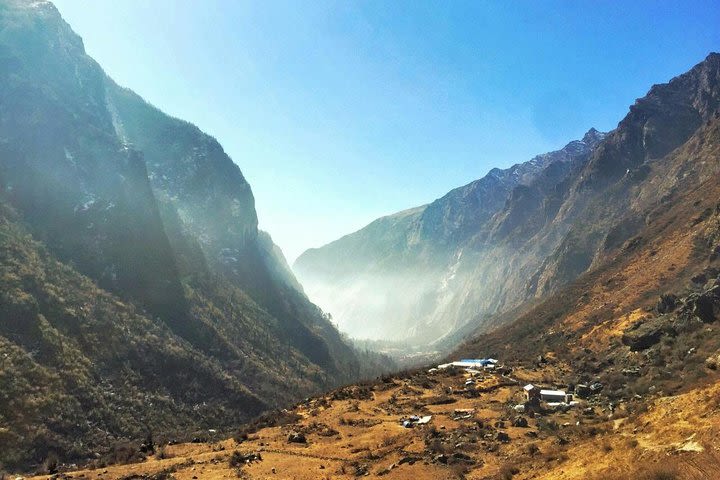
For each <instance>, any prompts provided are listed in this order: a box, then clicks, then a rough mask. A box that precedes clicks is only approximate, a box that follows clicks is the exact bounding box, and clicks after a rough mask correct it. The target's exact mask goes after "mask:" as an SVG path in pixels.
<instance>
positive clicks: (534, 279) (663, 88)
mask: <svg viewBox="0 0 720 480" xmlns="http://www.w3.org/2000/svg"><path fill="white" fill-rule="evenodd" d="M718 63H720V61H719V55H718V54H715V53H712V54H710V55H709V56H708V57H707V58H706V59H705V60H704V61H703V62H701V63H700V64H698V65H696V66H695V67H693V68H692V69H691V70H690V71H688V72H687V73H685V74H683V75H680V76H678V77H676V78H674V79H672V80H671V81H670V82H668V83H667V84H662V85H655V86H653V87H652V88H651V89H650V91H649V92H648V94H647V95H646V96H645V97H643V98H641V99H639V100H637V101H636V102H635V104H634V105H632V106H631V107H630V111H629V113H628V114H627V116H626V117H625V118H624V119H623V120H622V121H621V122H620V123H619V124H618V127H617V128H616V129H615V130H613V131H612V132H610V133H608V134H607V135H604V134H599V133H598V132H595V131H594V130H591V131H590V132H588V135H586V136H585V138H584V139H583V141H581V142H572V143H570V144H569V145H568V146H567V147H565V149H563V150H561V151H559V152H554V153H552V154H548V155H547V156H545V157H543V156H541V157H538V158H537V159H534V160H533V161H531V162H528V163H525V164H520V165H517V166H515V167H513V168H511V169H508V170H505V171H502V170H492V171H491V172H490V173H489V174H488V175H487V176H486V177H484V178H483V179H481V180H478V181H476V182H473V183H471V184H469V185H467V186H465V187H461V188H460V189H456V190H453V191H451V192H450V193H448V194H447V195H446V196H445V197H443V198H441V199H438V200H436V201H435V202H433V203H431V204H429V205H427V206H424V207H420V208H417V209H413V210H409V211H407V212H402V213H399V214H395V215H391V216H389V217H385V218H382V219H379V220H377V221H375V222H373V223H371V224H370V225H368V226H367V227H365V228H364V229H362V230H360V231H359V232H356V233H353V234H351V235H348V236H346V237H343V238H342V239H340V240H337V241H335V242H333V243H331V244H329V245H326V246H325V247H322V248H319V249H314V250H309V251H307V252H305V253H304V254H303V255H302V256H301V257H300V258H299V259H298V261H297V262H296V264H295V270H296V272H297V274H298V276H299V278H300V280H301V281H302V282H303V284H304V285H305V288H306V291H307V292H308V294H309V295H310V297H311V298H314V299H315V300H316V301H318V302H319V304H320V305H322V306H323V307H324V308H325V309H327V310H328V311H330V312H331V313H332V314H333V315H334V316H335V318H336V319H338V320H339V323H340V324H341V325H342V326H343V328H344V329H345V330H347V331H348V332H349V333H350V334H353V335H357V336H370V337H381V338H386V339H388V338H389V339H393V338H398V337H400V338H404V337H405V336H407V335H411V336H412V337H413V338H414V339H415V340H416V341H417V342H421V341H425V342H435V344H436V345H445V346H447V345H452V344H453V343H454V342H456V341H458V340H460V339H463V338H464V337H465V336H466V335H468V334H469V333H471V332H472V331H474V330H477V329H478V328H479V329H480V330H483V329H488V328H491V327H493V326H496V325H498V323H499V322H500V323H502V322H503V321H506V320H507V318H511V317H512V316H513V315H516V314H517V313H518V312H519V311H522V310H523V309H526V308H527V307H529V306H530V305H532V304H533V303H534V302H537V301H539V300H541V299H543V298H545V297H546V296H547V295H550V294H553V293H555V292H557V291H558V290H559V289H560V288H562V287H563V286H564V285H566V284H568V282H571V281H572V280H574V279H576V278H578V276H580V275H581V274H583V273H584V272H587V271H590V270H592V269H594V268H597V267H598V266H599V265H600V264H602V263H603V262H604V261H605V260H606V259H607V258H609V257H612V256H613V255H615V254H616V252H618V251H619V250H621V249H622V248H623V246H624V244H625V242H627V241H628V240H629V239H631V238H632V237H634V236H636V235H638V234H639V232H640V231H641V230H642V229H643V228H644V226H645V225H646V224H647V223H648V222H649V220H650V218H651V217H649V216H648V215H651V214H650V213H649V212H651V209H652V207H654V206H656V205H657V204H658V203H663V204H667V205H669V202H672V200H673V198H674V197H675V196H677V195H678V194H679V193H680V192H681V191H682V190H681V189H682V187H681V185H684V184H685V182H700V181H703V180H705V179H707V178H708V176H710V175H713V174H714V172H715V170H714V169H715V167H714V164H713V162H701V161H696V159H695V158H694V157H693V156H692V155H691V154H688V155H686V156H685V157H682V160H681V159H679V157H673V152H675V151H676V150H677V149H678V148H681V147H683V146H684V145H686V144H687V142H689V141H694V142H698V143H701V142H703V141H709V140H708V139H704V137H700V138H698V137H697V136H698V135H702V132H704V130H703V129H704V128H707V127H708V125H709V123H711V122H713V121H714V120H715V118H716V115H717V114H718V103H719V102H720V100H719V93H718ZM543 158H544V159H545V160H544V161H543ZM553 159H556V160H554V161H553ZM526 172H527V173H526ZM656 172H661V173H656ZM518 309H520V310H518ZM504 314H507V315H504ZM438 339H439V340H438Z"/></svg>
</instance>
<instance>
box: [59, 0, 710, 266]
mask: <svg viewBox="0 0 720 480" xmlns="http://www.w3.org/2000/svg"><path fill="white" fill-rule="evenodd" d="M54 3H55V4H56V6H57V7H58V9H59V10H60V12H61V14H62V15H63V17H64V18H65V20H66V21H67V22H68V23H69V24H70V25H71V26H72V27H73V29H74V30H75V31H76V32H77V33H78V34H80V35H81V36H82V37H83V40H84V42H85V48H86V50H87V52H88V53H89V54H90V55H91V56H93V57H94V58H95V59H96V60H97V61H98V62H99V63H100V65H102V66H103V68H104V69H105V71H106V72H107V73H108V74H109V75H110V76H111V77H113V79H115V81H116V82H117V83H119V84H120V85H122V86H125V87H129V88H131V89H133V90H134V91H135V92H137V93H138V94H140V95H141V96H142V97H144V98H145V99H146V100H147V101H148V102H150V103H151V104H153V105H155V106H156V107H158V108H160V109H162V110H163V111H165V112H166V113H168V114H170V115H173V116H175V117H178V118H182V119H184V120H188V121H190V122H192V123H194V124H196V125H197V126H199V127H200V128H201V129H202V130H204V131H205V132H207V133H209V134H210V135H213V136H214V137H216V138H217V139H218V140H219V141H220V143H221V144H222V145H223V147H224V148H225V151H226V152H227V153H228V154H229V155H230V157H231V158H232V159H233V161H234V162H235V163H237V164H238V165H239V166H240V168H241V170H242V172H243V174H244V175H245V177H246V178H247V180H248V182H249V183H250V185H251V187H252V189H253V193H254V195H255V200H256V208H257V211H258V216H259V220H260V228H262V229H264V230H266V231H268V232H270V234H271V235H272V236H273V239H274V240H275V242H276V243H277V244H278V245H279V246H280V247H281V248H282V249H283V251H284V252H285V254H286V256H287V257H288V260H289V261H290V262H292V261H293V260H294V259H295V258H296V257H297V256H298V255H299V254H300V253H302V252H303V251H304V250H305V249H307V248H310V247H318V246H321V245H323V244H326V243H328V242H330V241H332V240H334V239H336V238H339V237H341V236H342V235H345V234H347V233H350V232H352V231H355V230H357V229H359V228H361V227H363V226H364V225H366V224H367V223H369V222H370V221H372V220H373V219H375V218H377V217H380V216H382V215H387V214H390V213H393V212H396V211H399V210H403V209H406V208H410V207H414V206H418V205H422V204H425V203H428V202H430V201H432V200H434V199H436V198H438V197H441V196H442V195H444V194H445V193H446V192H448V191H449V190H451V189H452V188H455V187H458V186H461V185H464V184H466V183H468V182H470V181H472V180H474V179H477V178H480V177H482V176H483V175H485V174H486V173H487V172H488V170H490V169H491V168H493V167H500V168H503V167H508V166H510V165H512V164H514V163H518V162H523V161H526V160H529V159H530V158H532V157H533V156H534V155H536V154H539V153H543V152H546V151H551V150H555V149H558V148H560V147H562V146H563V145H565V144H566V143H567V142H569V141H570V140H573V139H576V138H580V137H582V135H583V134H584V132H585V131H587V130H588V129H589V128H590V127H595V128H598V129H599V130H603V131H606V130H611V129H613V128H615V126H616V125H617V123H618V122H619V121H620V120H621V119H622V117H623V116H624V115H625V114H626V113H627V111H628V107H629V105H631V104H632V103H633V102H634V101H635V99H636V98H639V97H642V96H643V95H644V94H645V93H646V92H647V91H648V89H649V88H650V86H651V85H652V84H655V83H663V82H666V81H668V80H669V79H670V78H672V77H674V76H676V75H678V74H680V73H683V72H684V71H686V70H688V69H689V68H690V67H692V66H693V65H694V64H696V63H698V62H700V61H701V60H702V59H703V58H705V57H706V56H707V54H708V53H709V52H711V51H720V0H715V1H702V0H697V1H693V2H687V1H666V0H653V1H642V0H633V1H629V2H628V1H620V0H617V1H600V2H598V1H552V0H548V1H542V2H536V1H529V0H528V1H520V0H518V1H513V2H506V1H500V0H498V1H461V0H454V1H440V0H437V1H428V0H383V1H373V0H362V1H354V2H353V1H346V0H337V1H311V0H302V1H301V0H297V1H284V0H283V1H281V0H258V1H248V0H224V1H223V0H203V1H194V0H153V1H151V2H149V1H146V0H121V1H117V0H92V1H90V0H54Z"/></svg>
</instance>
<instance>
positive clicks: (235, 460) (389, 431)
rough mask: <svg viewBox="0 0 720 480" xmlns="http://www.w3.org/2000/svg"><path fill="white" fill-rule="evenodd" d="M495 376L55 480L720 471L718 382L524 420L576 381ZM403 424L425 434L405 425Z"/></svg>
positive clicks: (390, 382) (337, 400) (374, 387)
mask: <svg viewBox="0 0 720 480" xmlns="http://www.w3.org/2000/svg"><path fill="white" fill-rule="evenodd" d="M498 370H500V371H498V372H495V373H487V372H485V373H468V372H465V371H463V370H462V369H452V368H450V369H446V370H437V371H436V370H432V371H430V372H428V373H426V372H413V373H407V374H403V375H398V376H395V377H384V378H383V379H378V380H377V381H375V382H371V383H364V384H360V385H355V386H352V387H346V388H343V389H339V390H335V391H332V392H329V393H327V394H325V395H322V396H319V397H315V398H312V399H309V400H307V401H305V402H302V403H300V404H298V405H296V406H295V407H294V408H292V409H290V410H289V411H283V412H282V413H281V412H278V413H276V414H275V415H273V416H267V417H264V418H263V419H260V420H258V421H256V422H253V423H251V424H249V425H247V426H246V427H244V428H243V429H241V430H240V431H239V432H238V433H237V434H236V435H235V436H234V438H232V439H224V438H216V439H207V440H206V441H203V442H198V443H187V444H173V443H172V442H171V443H170V444H165V442H163V444H162V445H161V444H159V443H158V445H156V447H155V451H154V453H148V454H147V456H146V457H145V456H143V457H144V458H143V460H142V461H140V462H136V463H129V464H122V463H121V464H112V465H106V464H105V463H103V462H94V464H91V465H88V466H86V467H85V468H82V469H80V470H71V471H67V473H65V474H61V476H60V478H83V477H84V478H91V477H92V478H100V479H128V480H129V479H138V480H139V479H156V480H159V479H170V478H177V479H191V478H207V479H220V478H235V477H238V478H245V479H248V480H249V479H265V478H280V479H296V480H314V479H318V478H321V479H351V478H358V477H370V478H387V479H407V478H417V479H428V480H429V479H435V478H442V479H484V480H510V479H516V480H520V479H526V480H527V479H548V480H550V479H561V480H571V479H574V480H581V479H582V480H600V479H603V478H618V479H620V478H622V479H625V478H638V479H641V480H664V479H670V480H677V479H683V480H685V479H709V478H715V477H713V472H716V471H717V469H718V468H720V452H718V447H717V442H718V440H719V438H718V427H720V410H718V407H719V405H718V398H720V397H719V396H718V395H719V394H720V383H718V382H717V379H718V374H717V372H716V371H713V370H710V369H707V373H705V372H703V376H704V377H705V378H704V382H705V383H704V384H703V385H702V386H699V387H698V388H696V389H694V390H692V391H689V392H687V393H682V394H679V395H674V396H665V395H662V394H655V393H651V394H648V395H643V396H635V397H633V398H632V399H629V400H627V401H625V402H620V403H613V402H612V401H610V400H609V398H608V397H607V396H606V395H605V391H604V390H603V391H601V392H600V393H592V394H590V395H589V396H587V397H583V398H578V403H577V404H576V405H575V406H574V407H570V408H568V407H556V406H555V407H553V406H551V405H548V404H545V403H543V402H541V403H540V404H539V405H537V406H534V407H532V410H530V407H528V405H527V404H526V401H525V395H524V391H523V388H522V386H523V385H525V384H527V383H528V382H532V383H534V384H536V385H548V386H558V387H561V386H562V384H561V383H559V382H562V381H564V379H570V378H574V376H575V375H576V374H577V372H575V371H573V370H572V369H571V368H570V366H569V365H567V364H565V363H563V362H560V361H548V362H545V363H543V364H533V365H531V366H529V367H524V366H520V365H514V364H512V363H507V364H505V365H504V366H503V367H502V368H500V369H498ZM710 379H712V382H710V383H707V380H710ZM554 381H557V382H558V383H556V384H554V385H551V384H550V382H554ZM469 382H470V383H469ZM629 382H630V383H636V382H635V381H634V380H633V379H632V378H630V379H629ZM517 405H522V406H523V408H525V411H524V412H523V413H519V412H518V411H517V409H516V406H517ZM412 415H420V416H428V417H429V419H428V423H426V424H421V425H415V426H414V427H410V428H408V427H405V426H403V424H402V421H403V419H407V418H409V417H410V416H412ZM669 459H671V460H672V461H671V462H669V461H668V460H669ZM62 475H66V476H65V477H63V476H62ZM33 478H43V479H46V478H49V477H48V476H39V477H33ZM50 478H52V477H50ZM56 478H57V477H56Z"/></svg>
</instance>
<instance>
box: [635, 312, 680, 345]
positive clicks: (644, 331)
mask: <svg viewBox="0 0 720 480" xmlns="http://www.w3.org/2000/svg"><path fill="white" fill-rule="evenodd" d="M663 335H671V336H675V335H676V332H675V329H674V328H673V326H672V322H671V320H670V318H668V317H665V316H663V317H657V318H653V319H650V320H646V321H644V322H640V323H636V324H635V325H633V326H631V327H630V328H628V329H627V330H625V331H624V332H623V336H622V343H623V345H627V346H629V347H630V350H632V351H633V352H638V351H641V350H647V349H648V348H650V347H652V346H653V345H655V344H656V343H658V342H659V341H660V338H662V336H663Z"/></svg>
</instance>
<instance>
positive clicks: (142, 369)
mask: <svg viewBox="0 0 720 480" xmlns="http://www.w3.org/2000/svg"><path fill="white" fill-rule="evenodd" d="M0 207H1V210H2V216H0V230H1V232H0V252H1V254H2V264H1V267H2V290H1V291H2V295H3V302H2V305H0V342H1V343H2V344H3V352H7V354H5V356H4V358H5V360H4V361H5V363H4V364H3V370H2V374H3V376H2V380H0V382H2V384H3V388H2V396H3V398H4V400H3V402H2V407H0V418H1V419H2V426H1V427H0V463H4V464H6V465H11V466H12V465H16V466H17V465H21V466H27V465H30V464H32V463H33V462H35V463H37V462H40V461H42V460H43V459H44V458H45V457H46V456H47V455H49V454H51V453H52V454H56V455H58V456H60V457H61V458H62V459H73V458H82V457H83V456H86V455H90V454H92V453H97V452H100V451H103V450H107V449H108V448H109V447H110V446H111V445H112V444H113V443H114V442H116V441H118V440H119V439H122V438H140V437H144V436H145V435H147V434H148V433H151V432H153V433H160V432H165V433H167V432H171V431H178V432H185V433H184V434H188V432H191V431H193V430H195V429H199V428H223V427H227V426H230V425H237V424H238V423H239V422H240V421H241V420H243V419H247V418H250V417H251V416H253V415H255V414H257V413H259V412H262V411H265V410H268V409H271V408H276V407H280V406H282V405H284V404H286V403H288V402H290V401H292V400H295V399H298V398H302V397H304V396H306V395H308V394H309V393H311V392H314V391H318V390H321V389H326V388H328V387H330V386H333V385H337V384H339V383H343V382H347V381H350V380H352V379H357V378H359V377H361V376H364V375H369V374H372V373H374V372H376V371H379V370H380V369H381V368H383V366H384V363H383V362H385V360H384V359H382V358H379V357H375V356H373V355H371V354H366V353H364V352H363V353H361V352H359V351H356V350H355V349H354V348H353V347H351V346H350V345H349V344H348V343H346V341H345V340H344V339H343V338H342V337H341V335H340V333H339V332H338V331H337V330H336V329H335V327H333V325H332V324H331V323H330V322H329V321H328V318H327V316H326V315H325V314H324V313H323V312H322V311H321V310H320V309H319V308H318V307H316V306H315V305H313V304H312V303H311V302H310V301H309V300H308V298H307V297H306V296H305V294H304V293H303V292H302V288H301V287H300V285H299V283H298V282H297V280H296V279H295V278H294V276H293V275H292V273H291V271H290V269H289V267H288V266H287V263H286V262H285V259H284V257H283V256H282V252H280V250H279V248H278V247H277V246H276V245H274V244H273V242H272V239H271V238H270V236H269V235H268V234H267V233H265V232H261V231H259V230H258V227H257V226H258V220H257V214H256V211H255V205H254V197H253V194H252V191H251V188H250V185H249V184H248V183H247V181H246V180H245V178H244V177H243V175H242V173H241V171H240V169H239V168H238V166H237V165H236V164H235V163H233V161H232V160H231V159H230V158H229V157H228V156H227V154H226V153H225V152H224V151H223V149H222V147H221V145H220V144H219V143H218V142H217V141H216V140H215V139H214V138H212V137H210V136H208V135H206V134H204V133H203V132H202V131H200V130H199V129H198V128H197V127H195V126H194V125H192V124H190V123H187V122H184V121H181V120H178V119H175V118H172V117H170V116H168V115H166V114H164V113H163V112H161V111H160V110H158V109H156V108H154V107H153V106H151V105H149V104H148V103H147V102H145V101H144V100H143V99H142V98H140V97H139V96H137V95H136V94H134V93H133V92H132V91H130V90H127V89H124V88H121V87H119V86H118V85H116V84H115V83H114V82H113V81H112V80H111V79H110V78H109V77H108V76H107V75H106V74H105V73H104V72H103V70H102V69H101V67H100V66H99V65H98V64H97V63H96V62H95V61H94V60H93V59H92V58H90V57H89V56H88V55H87V54H86V53H85V49H84V45H83V42H82V40H81V39H80V37H78V36H77V35H76V34H75V33H74V32H73V31H72V29H71V28H70V26H69V25H67V24H66V23H65V22H64V21H63V19H62V18H61V16H60V14H59V12H58V11H57V9H56V8H55V7H54V6H53V5H52V4H51V3H50V2H46V1H32V0H4V1H2V2H0ZM6 424H7V425H10V427H11V428H9V429H8V427H6Z"/></svg>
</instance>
